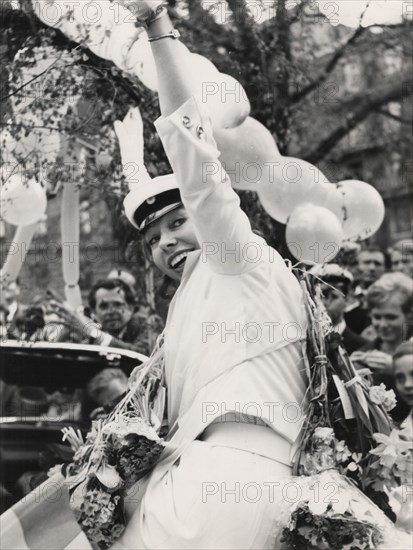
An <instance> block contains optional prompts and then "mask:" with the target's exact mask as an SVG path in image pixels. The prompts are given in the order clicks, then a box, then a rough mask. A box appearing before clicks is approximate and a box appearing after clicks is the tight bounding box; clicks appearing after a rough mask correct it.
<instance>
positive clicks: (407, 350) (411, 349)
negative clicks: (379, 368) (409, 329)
mask: <svg viewBox="0 0 413 550" xmlns="http://www.w3.org/2000/svg"><path fill="white" fill-rule="evenodd" d="M405 355H413V339H412V338H410V340H407V341H406V342H403V343H402V344H400V346H398V348H396V351H395V352H394V354H393V364H394V362H395V361H396V360H397V359H399V358H400V357H404V356H405Z"/></svg>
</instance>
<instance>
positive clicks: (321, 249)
mask: <svg viewBox="0 0 413 550" xmlns="http://www.w3.org/2000/svg"><path fill="white" fill-rule="evenodd" d="M285 238H286V241H287V246H288V249H289V250H290V252H291V254H292V255H293V256H294V257H295V258H297V260H300V261H302V262H308V263H311V264H313V263H324V262H327V261H331V260H332V259H333V258H334V257H335V256H336V255H337V254H338V252H339V250H340V247H341V244H342V242H343V238H344V234H343V228H342V226H341V223H340V220H339V219H338V218H337V216H336V215H335V214H333V212H331V211H330V210H328V209H327V208H324V207H322V206H317V205H315V204H310V203H306V204H302V205H300V206H298V207H297V208H295V209H294V211H293V212H292V214H291V216H290V217H289V219H288V221H287V227H286V233H285Z"/></svg>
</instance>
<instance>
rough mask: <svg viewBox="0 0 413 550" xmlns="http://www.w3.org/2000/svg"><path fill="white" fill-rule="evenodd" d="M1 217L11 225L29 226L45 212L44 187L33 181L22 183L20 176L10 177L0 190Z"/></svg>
mask: <svg viewBox="0 0 413 550" xmlns="http://www.w3.org/2000/svg"><path fill="white" fill-rule="evenodd" d="M0 204H1V217H2V218H3V219H4V220H6V222H8V223H11V224H13V225H19V226H25V225H31V224H33V223H35V222H37V221H39V220H40V218H41V217H42V216H43V214H44V213H45V211H46V206H47V198H46V192H45V190H44V187H42V186H41V185H40V183H38V181H36V180H35V179H31V180H28V181H26V182H23V181H22V178H21V177H20V175H18V174H16V175H13V176H11V177H10V178H9V179H8V180H7V182H6V183H5V184H4V185H3V186H2V189H1V201H0Z"/></svg>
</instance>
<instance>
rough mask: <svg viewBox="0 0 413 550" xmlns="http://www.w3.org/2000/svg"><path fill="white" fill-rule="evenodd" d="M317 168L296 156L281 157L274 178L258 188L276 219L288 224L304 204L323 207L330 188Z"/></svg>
mask: <svg viewBox="0 0 413 550" xmlns="http://www.w3.org/2000/svg"><path fill="white" fill-rule="evenodd" d="M330 187H331V186H330V183H328V180H327V178H326V177H325V175H324V174H323V173H322V172H321V171H320V170H319V169H318V168H316V167H315V166H313V165H312V164H310V163H309V162H306V161H305V160H301V159H298V158H293V157H280V158H279V159H277V162H276V163H275V164H274V165H273V167H272V178H271V180H270V181H266V182H263V184H262V185H260V187H259V188H258V189H257V192H258V197H259V199H260V201H261V204H262V206H263V208H264V209H265V210H266V212H267V213H268V214H269V215H270V216H271V217H272V218H274V219H275V220H277V221H279V222H281V223H286V222H287V218H288V217H289V216H290V215H291V213H292V212H293V210H294V209H295V208H296V207H297V206H299V205H300V204H303V203H306V202H311V203H312V204H318V205H323V204H324V203H325V201H326V199H327V193H328V190H329V188H330Z"/></svg>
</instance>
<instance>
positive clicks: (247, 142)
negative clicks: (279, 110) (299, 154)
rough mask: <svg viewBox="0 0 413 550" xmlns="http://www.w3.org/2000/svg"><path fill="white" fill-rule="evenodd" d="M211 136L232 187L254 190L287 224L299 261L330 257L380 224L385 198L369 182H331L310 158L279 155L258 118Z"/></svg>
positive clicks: (272, 213)
mask: <svg viewBox="0 0 413 550" xmlns="http://www.w3.org/2000/svg"><path fill="white" fill-rule="evenodd" d="M214 135H215V139H216V141H217V145H218V148H219V149H220V151H221V161H222V164H223V167H224V169H225V170H226V171H227V172H228V174H229V175H230V177H231V181H232V185H233V187H234V188H236V189H244V190H251V191H256V192H257V194H258V197H259V199H260V202H261V204H262V206H263V208H264V209H265V210H266V212H267V213H268V214H269V215H270V216H271V217H272V218H273V219H275V220H277V221H279V222H281V223H284V224H286V226H287V227H286V241H287V246H288V248H289V250H290V252H291V254H292V255H293V256H294V257H295V258H297V260H299V261H302V262H308V263H324V262H328V261H331V260H332V259H333V258H334V257H335V256H336V255H337V254H338V252H339V250H340V248H341V246H342V245H343V244H344V243H346V242H349V241H361V240H363V239H367V238H368V237H370V236H371V235H373V234H374V233H375V232H376V231H377V230H378V228H379V227H380V225H381V224H382V222H383V219H384V203H383V199H382V197H381V196H380V194H379V193H378V191H377V190H376V189H375V188H374V187H373V186H372V185H369V184H368V183H365V182H363V181H357V180H346V181H341V182H339V183H337V184H332V183H330V182H329V181H328V179H327V178H326V176H325V175H324V174H323V173H322V172H321V171H320V170H319V169H318V168H316V167H315V166H313V165H312V164H310V163H309V162H306V161H305V160H301V159H298V158H293V157H284V156H282V155H281V154H280V152H279V151H278V148H277V145H276V143H275V141H274V139H273V137H272V135H271V133H270V132H269V131H268V130H267V129H266V128H265V127H264V126H263V125H262V124H261V123H260V122H258V121H257V120H254V119H253V118H251V117H247V118H246V119H245V120H244V122H242V124H240V125H239V126H237V127H236V128H231V129H225V128H224V129H217V130H215V132H214Z"/></svg>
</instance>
